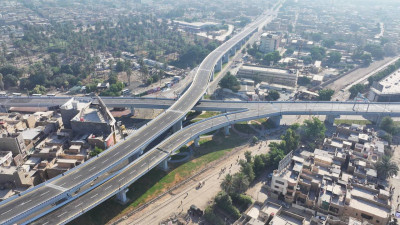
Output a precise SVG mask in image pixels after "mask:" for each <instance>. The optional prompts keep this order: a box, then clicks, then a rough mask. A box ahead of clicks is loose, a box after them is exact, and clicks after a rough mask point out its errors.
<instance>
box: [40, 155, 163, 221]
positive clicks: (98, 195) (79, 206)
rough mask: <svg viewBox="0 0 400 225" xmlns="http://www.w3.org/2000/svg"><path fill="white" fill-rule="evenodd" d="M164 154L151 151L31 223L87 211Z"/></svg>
mask: <svg viewBox="0 0 400 225" xmlns="http://www.w3.org/2000/svg"><path fill="white" fill-rule="evenodd" d="M166 156H167V154H166V153H165V152H162V151H159V150H155V151H152V152H151V153H150V154H148V155H146V156H145V158H143V159H141V160H139V161H138V162H136V163H134V164H133V165H132V166H130V167H129V168H128V169H126V170H125V171H124V173H121V174H119V175H117V176H116V177H114V178H113V179H111V180H109V181H107V182H106V183H104V184H102V185H100V186H99V187H97V188H95V189H94V190H92V191H90V192H88V193H87V194H85V195H83V196H81V197H80V198H78V199H75V200H73V201H71V202H70V203H68V204H66V205H64V206H62V207H60V208H59V209H57V210H55V211H53V212H51V213H49V214H47V215H46V216H44V217H42V218H40V219H39V220H37V221H35V222H33V223H32V224H41V225H46V224H52V225H53V224H60V223H63V222H64V221H67V220H68V219H69V218H73V217H74V216H76V215H79V214H80V213H81V212H84V211H87V210H88V209H89V208H90V207H91V206H92V205H94V204H96V203H97V202H99V201H102V200H104V199H105V198H108V197H109V195H111V194H110V193H113V192H115V191H117V190H120V189H121V187H123V186H124V185H126V184H128V183H129V182H130V181H131V180H133V179H138V178H139V177H140V176H141V175H142V174H143V173H145V172H147V171H148V170H149V168H150V167H151V166H154V165H155V164H158V163H155V162H156V161H161V160H162V159H163V158H165V157H166Z"/></svg>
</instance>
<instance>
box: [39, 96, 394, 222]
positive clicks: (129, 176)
mask: <svg viewBox="0 0 400 225" xmlns="http://www.w3.org/2000/svg"><path fill="white" fill-rule="evenodd" d="M246 106H249V108H248V109H243V110H240V111H236V112H230V113H225V114H221V115H218V116H215V117H211V118H208V119H205V120H202V121H200V122H197V123H194V124H192V125H190V126H188V127H186V128H184V129H182V130H180V131H178V132H176V133H174V134H173V135H171V136H170V137H168V138H167V139H165V140H164V141H163V142H161V143H160V144H158V145H157V146H155V147H154V148H153V149H152V150H150V151H149V152H147V153H146V154H144V155H143V156H142V157H140V158H139V159H137V160H135V161H134V162H132V163H131V164H130V165H129V166H128V167H126V168H125V169H123V171H122V172H121V173H119V174H118V175H117V176H115V177H113V178H112V179H110V180H108V181H107V182H105V183H104V184H101V185H100V186H98V187H97V188H95V189H94V190H92V191H90V192H89V193H87V194H85V195H82V196H81V197H80V198H77V199H75V200H73V201H72V202H70V203H68V204H66V205H64V206H62V207H61V208H59V209H57V210H56V211H54V212H52V213H50V214H48V215H46V216H45V217H42V218H41V219H39V220H38V221H36V222H34V224H65V223H67V222H69V221H71V220H73V219H74V218H76V217H78V216H79V215H81V214H83V213H85V212H87V211H88V210H90V209H91V208H93V207H95V206H97V205H98V204H100V203H102V202H103V201H105V200H107V199H108V198H110V197H112V196H113V195H115V194H117V193H119V192H120V191H121V190H124V189H125V188H127V187H128V186H129V185H131V184H132V183H133V182H135V181H136V180H137V179H139V178H140V177H142V176H143V175H144V174H146V173H147V172H148V171H149V170H151V169H152V168H154V167H156V166H157V165H158V164H160V163H161V162H163V161H164V162H165V160H167V159H168V158H169V157H170V155H171V154H172V153H173V152H175V151H176V150H178V149H180V148H181V147H182V146H183V145H185V144H187V143H188V142H189V141H192V140H193V139H197V138H198V137H199V136H200V135H202V134H205V133H208V132H210V131H213V130H216V129H220V128H223V127H227V126H229V125H232V124H235V123H237V122H241V121H248V120H253V119H258V118H266V117H274V116H282V115H364V116H368V115H371V116H375V115H380V116H400V103H390V104H383V103H353V102H258V103H257V102H256V103H252V104H246Z"/></svg>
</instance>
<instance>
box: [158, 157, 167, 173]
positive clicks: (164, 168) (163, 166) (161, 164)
mask: <svg viewBox="0 0 400 225" xmlns="http://www.w3.org/2000/svg"><path fill="white" fill-rule="evenodd" d="M158 166H159V167H160V168H161V169H162V170H164V171H167V170H168V159H165V160H164V161H162V162H161V163H160V164H159V165H158Z"/></svg>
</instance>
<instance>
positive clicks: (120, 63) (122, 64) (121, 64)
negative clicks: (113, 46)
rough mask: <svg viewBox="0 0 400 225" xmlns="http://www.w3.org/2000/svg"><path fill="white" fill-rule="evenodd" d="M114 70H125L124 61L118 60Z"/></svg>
mask: <svg viewBox="0 0 400 225" xmlns="http://www.w3.org/2000/svg"><path fill="white" fill-rule="evenodd" d="M115 70H116V71H117V72H122V71H124V70H125V63H124V62H122V61H121V60H118V62H117V65H116V66H115Z"/></svg>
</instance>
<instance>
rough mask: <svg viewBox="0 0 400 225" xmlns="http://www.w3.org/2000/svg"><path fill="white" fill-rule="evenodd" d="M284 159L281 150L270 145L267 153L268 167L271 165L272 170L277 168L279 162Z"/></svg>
mask: <svg viewBox="0 0 400 225" xmlns="http://www.w3.org/2000/svg"><path fill="white" fill-rule="evenodd" d="M283 158H285V153H284V152H283V150H282V149H278V148H277V146H271V145H270V151H269V157H268V159H269V162H268V165H271V167H272V168H273V169H275V168H278V165H279V162H280V161H281V160H282V159H283Z"/></svg>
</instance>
